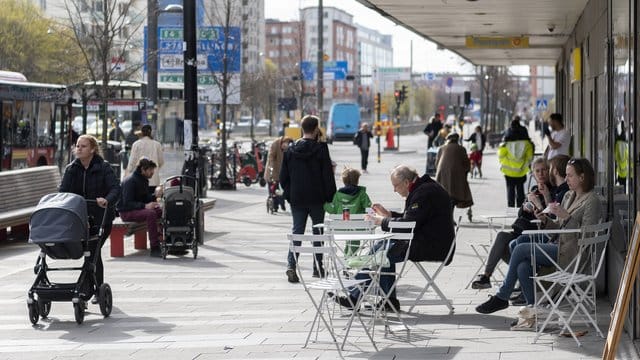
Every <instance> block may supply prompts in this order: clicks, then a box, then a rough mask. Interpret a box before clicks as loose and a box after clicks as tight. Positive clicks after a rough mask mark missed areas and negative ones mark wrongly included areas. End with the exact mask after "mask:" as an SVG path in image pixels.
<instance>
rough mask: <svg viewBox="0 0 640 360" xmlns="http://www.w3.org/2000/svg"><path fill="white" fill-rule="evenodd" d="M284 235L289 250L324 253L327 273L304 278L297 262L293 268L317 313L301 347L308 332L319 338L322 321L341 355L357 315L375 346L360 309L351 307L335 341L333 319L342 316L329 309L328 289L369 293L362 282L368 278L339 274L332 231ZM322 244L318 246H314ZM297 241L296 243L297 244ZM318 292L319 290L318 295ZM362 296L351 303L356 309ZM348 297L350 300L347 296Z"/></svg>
mask: <svg viewBox="0 0 640 360" xmlns="http://www.w3.org/2000/svg"><path fill="white" fill-rule="evenodd" d="M287 238H288V240H289V246H290V249H291V251H293V252H295V253H299V254H300V255H301V256H302V255H304V254H309V255H311V256H313V257H316V255H318V254H322V255H323V263H324V269H325V273H326V277H325V278H323V279H319V280H311V281H309V280H307V279H305V278H304V274H303V271H301V270H300V268H301V267H300V266H298V267H296V271H297V273H298V277H299V278H300V283H301V284H302V286H303V288H304V291H305V292H306V293H307V295H308V296H309V299H310V300H311V303H312V304H313V307H314V308H315V309H316V314H315V316H314V319H313V323H312V324H311V328H310V329H309V334H308V335H307V339H306V341H305V344H304V347H306V346H307V345H308V344H309V340H310V339H311V334H312V333H313V332H314V330H315V331H316V341H317V340H318V333H319V332H320V327H321V323H322V324H324V326H325V329H326V330H327V332H328V333H329V335H330V336H331V339H332V340H333V342H334V344H335V345H336V348H337V349H338V352H339V353H340V356H341V357H342V352H341V351H342V350H343V349H344V345H345V343H346V341H347V337H348V336H349V332H350V330H351V325H352V324H353V321H354V320H355V319H357V321H358V322H359V323H360V324H361V325H362V328H363V330H364V331H365V333H366V334H367V337H368V338H369V340H370V341H371V344H373V347H374V348H375V349H376V351H377V350H378V348H377V346H376V343H375V341H374V340H373V330H372V329H370V327H368V326H367V325H365V323H364V322H363V321H362V318H361V317H360V313H359V312H358V311H355V310H354V311H353V312H352V313H351V314H350V316H349V317H348V319H347V323H346V325H344V329H345V332H344V334H342V335H341V336H342V337H343V340H342V344H339V343H338V339H337V337H338V336H339V334H337V333H336V329H338V328H339V325H338V324H336V323H335V322H336V321H338V320H343V319H340V318H337V317H334V316H333V314H332V312H331V311H330V308H331V306H329V305H333V304H330V303H329V302H330V301H331V297H330V296H329V293H330V292H331V293H333V294H334V295H344V296H345V297H346V298H347V299H350V297H349V290H350V289H353V288H358V289H359V290H360V291H361V292H362V293H363V294H365V295H366V294H368V291H369V288H365V285H366V283H367V281H368V280H365V279H363V280H356V279H346V278H343V277H342V276H341V269H340V267H339V266H338V263H337V261H336V250H335V245H334V239H333V235H331V234H326V235H298V234H287ZM318 243H320V244H321V246H315V245H318ZM298 244H299V245H298ZM318 292H319V293H320V295H319V298H318ZM362 298H363V297H360V299H359V300H358V301H357V302H356V303H354V304H351V305H352V306H353V309H358V308H359V306H360V303H361V302H362ZM349 301H351V300H349Z"/></svg>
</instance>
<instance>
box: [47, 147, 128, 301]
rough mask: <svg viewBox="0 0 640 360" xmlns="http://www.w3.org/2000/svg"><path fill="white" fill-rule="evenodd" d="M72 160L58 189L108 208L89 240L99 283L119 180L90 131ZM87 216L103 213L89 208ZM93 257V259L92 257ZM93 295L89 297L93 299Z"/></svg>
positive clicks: (95, 217)
mask: <svg viewBox="0 0 640 360" xmlns="http://www.w3.org/2000/svg"><path fill="white" fill-rule="evenodd" d="M75 156H76V158H75V160H73V161H72V162H71V163H70V164H69V165H67V167H66V168H65V170H64V175H63V176H62V183H61V184H60V188H59V191H60V192H68V193H74V194H78V195H80V196H82V197H84V198H85V199H89V200H95V201H96V203H97V204H98V206H99V207H100V208H103V209H105V210H104V211H106V212H107V214H106V219H105V224H104V231H103V234H102V236H101V237H100V239H99V241H95V242H90V243H89V244H90V246H91V247H92V248H90V249H89V250H90V251H91V256H92V257H93V256H97V259H96V282H97V284H96V285H97V287H100V285H102V283H103V282H104V267H103V264H102V257H101V256H100V250H101V249H102V245H104V242H105V240H106V238H107V237H108V236H109V234H110V233H111V225H112V223H113V218H114V215H115V214H114V211H113V206H114V205H115V203H116V202H117V201H118V198H119V196H120V180H119V179H118V178H117V177H116V174H115V172H114V171H113V169H112V168H111V165H110V164H109V163H108V162H106V161H105V160H104V159H103V158H102V156H101V155H100V148H99V147H98V141H97V140H96V138H95V137H93V136H91V135H81V136H80V137H78V140H77V141H76V147H75ZM89 211H90V213H89V216H90V217H92V218H93V219H95V220H94V221H96V222H99V221H100V219H102V216H103V214H102V213H100V214H96V213H92V212H95V211H96V209H91V208H90V209H89ZM91 260H93V259H91ZM96 301H97V300H96V298H95V297H94V299H93V300H91V302H92V303H94V304H95V303H96Z"/></svg>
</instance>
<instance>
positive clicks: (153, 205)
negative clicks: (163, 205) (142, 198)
mask: <svg viewBox="0 0 640 360" xmlns="http://www.w3.org/2000/svg"><path fill="white" fill-rule="evenodd" d="M158 207H160V204H158V203H157V202H155V201H152V202H150V203H147V204H146V205H145V206H144V208H145V209H155V208H158Z"/></svg>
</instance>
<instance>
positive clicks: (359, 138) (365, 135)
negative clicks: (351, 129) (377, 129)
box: [353, 130, 373, 150]
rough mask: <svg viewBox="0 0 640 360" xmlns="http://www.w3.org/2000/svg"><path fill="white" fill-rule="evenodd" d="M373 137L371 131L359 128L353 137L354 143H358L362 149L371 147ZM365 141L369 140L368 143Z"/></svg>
mask: <svg viewBox="0 0 640 360" xmlns="http://www.w3.org/2000/svg"><path fill="white" fill-rule="evenodd" d="M371 138H373V134H372V133H371V131H369V130H367V131H363V130H358V132H357V133H356V135H355V136H354V137H353V144H354V145H357V146H358V147H359V148H360V149H363V150H369V148H371ZM365 141H366V142H367V143H366V144H365V143H364V142H365ZM365 145H366V146H365Z"/></svg>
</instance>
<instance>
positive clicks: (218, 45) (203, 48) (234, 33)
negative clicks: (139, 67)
mask: <svg viewBox="0 0 640 360" xmlns="http://www.w3.org/2000/svg"><path fill="white" fill-rule="evenodd" d="M146 35H147V28H146V27H145V47H146V44H147V36H146ZM225 35H226V37H227V41H226V48H227V50H226V51H224V48H225ZM197 36H198V37H197V43H196V46H197V49H196V52H197V56H198V72H199V73H203V72H204V73H206V72H209V73H210V72H221V71H222V68H223V66H222V65H223V64H222V59H223V58H224V56H226V58H227V61H228V62H227V71H228V72H240V68H241V58H242V55H241V31H240V28H239V27H230V28H229V29H228V31H227V34H225V31H224V27H222V26H200V27H198V33H197ZM183 44H184V36H183V29H182V27H179V26H175V25H174V26H160V27H158V71H159V72H162V73H172V72H183V71H184V66H183V65H182V63H181V60H180V58H182V56H183V52H184V48H183ZM145 65H146V51H145ZM145 70H146V68H145Z"/></svg>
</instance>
